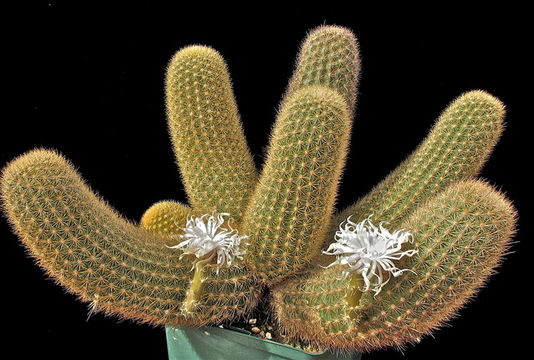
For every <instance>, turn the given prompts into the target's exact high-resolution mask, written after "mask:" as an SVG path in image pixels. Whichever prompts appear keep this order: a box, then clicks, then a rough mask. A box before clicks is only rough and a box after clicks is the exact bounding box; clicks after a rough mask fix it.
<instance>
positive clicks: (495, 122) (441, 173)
mask: <svg viewBox="0 0 534 360" xmlns="http://www.w3.org/2000/svg"><path fill="white" fill-rule="evenodd" d="M503 119H504V106H503V105H502V103H501V102H500V101H499V100H498V99H496V98H495V97H493V96H491V95H490V94H488V93H487V92H484V91H470V92H467V93H465V94H463V95H461V96H459V97H458V98H457V99H455V100H454V101H453V102H452V103H451V104H450V105H449V106H448V107H447V108H446V109H445V111H443V113H442V114H441V115H440V117H439V119H438V120H437V121H436V123H435V125H434V127H433V128H432V130H431V131H430V134H429V135H428V137H427V138H426V139H425V141H424V142H423V143H422V144H421V145H420V146H419V147H418V148H417V149H416V150H415V151H414V152H413V153H412V154H411V155H410V156H409V157H408V158H407V159H406V160H405V161H404V162H402V164H401V165H399V167H398V168H397V169H396V170H395V171H393V172H392V173H391V174H390V175H388V176H387V177H386V178H385V179H384V180H383V181H382V182H380V183H379V184H378V185H377V186H376V187H374V188H373V189H372V190H371V192H369V193H368V194H367V195H366V196H364V197H363V198H362V199H360V200H359V201H357V202H356V203H355V204H354V205H351V206H349V207H348V208H346V209H345V210H343V211H342V212H340V213H338V214H336V215H335V216H334V220H333V222H332V225H333V227H334V228H333V229H332V230H331V234H332V236H329V237H327V239H326V243H325V246H326V245H327V243H328V242H330V241H331V239H332V237H333V233H335V231H336V230H337V226H338V225H339V224H340V223H341V222H342V221H343V220H345V219H347V218H348V217H349V216H352V217H351V218H352V220H353V221H355V222H359V221H361V220H363V219H365V218H366V217H368V216H369V215H371V214H373V219H374V221H377V222H380V221H387V222H388V223H389V224H390V225H389V226H391V227H396V226H398V225H399V224H400V223H401V222H402V221H403V220H404V219H405V218H406V217H407V216H408V215H409V214H410V213H411V212H412V211H413V210H414V209H416V208H417V207H418V206H420V205H421V204H423V203H424V202H425V200H427V199H429V198H430V197H432V196H435V195H436V194H438V193H439V192H441V191H442V190H443V189H444V188H445V187H447V186H448V185H449V184H452V183H454V182H456V181H459V180H465V179H469V178H471V177H473V176H476V175H477V174H478V173H479V172H480V170H481V169H482V166H483V165H484V163H485V162H486V159H487V158H488V156H489V154H490V153H491V151H492V150H493V147H494V146H495V144H496V143H497V141H498V140H499V137H500V136H501V133H502V131H503Z"/></svg>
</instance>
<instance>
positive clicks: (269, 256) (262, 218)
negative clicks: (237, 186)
mask: <svg viewBox="0 0 534 360" xmlns="http://www.w3.org/2000/svg"><path fill="white" fill-rule="evenodd" d="M350 127H351V126H350V117H349V111H348V109H347V104H346V102H345V101H344V100H343V98H342V97H341V96H340V95H339V94H338V93H337V92H335V91H332V90H330V89H329V88H326V87H322V86H321V87H319V86H311V87H306V88H304V89H302V90H298V91H296V92H295V93H294V94H292V95H291V97H290V98H289V99H288V100H287V102H286V103H285V104H284V106H283V108H282V111H281V112H280V114H279V116H278V119H277V122H276V125H275V127H274V130H273V135H272V139H271V144H270V147H269V156H268V158H267V161H266V163H265V166H264V168H263V172H262V175H261V178H260V182H259V184H258V186H257V187H256V191H255V193H254V196H253V199H252V203H251V204H250V206H249V207H248V209H247V214H246V216H245V220H244V225H243V230H244V231H245V233H247V234H248V235H250V237H251V247H250V255H249V256H248V257H247V262H249V263H250V264H251V265H252V266H254V267H255V269H256V270H257V272H258V273H259V274H260V276H261V277H262V279H264V280H266V281H268V282H271V283H274V282H277V281H281V280H283V279H284V278H285V277H287V276H291V275H293V274H294V273H295V272H297V271H298V270H299V269H300V268H302V266H304V265H306V264H307V263H309V262H310V261H311V260H312V259H313V258H314V257H316V256H317V254H319V250H320V247H321V245H322V241H323V239H324V237H325V233H326V231H327V230H328V224H329V221H330V218H331V216H332V213H333V211H334V200H335V197H336V192H337V186H338V182H339V178H340V176H341V169H342V167H343V164H344V160H345V155H346V152H347V150H346V149H347V146H348V140H349V132H350Z"/></svg>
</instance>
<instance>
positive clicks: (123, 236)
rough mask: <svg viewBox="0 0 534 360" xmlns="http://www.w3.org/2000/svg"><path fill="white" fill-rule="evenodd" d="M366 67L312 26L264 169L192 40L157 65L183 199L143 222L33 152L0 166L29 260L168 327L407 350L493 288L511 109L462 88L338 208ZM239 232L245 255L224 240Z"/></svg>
mask: <svg viewBox="0 0 534 360" xmlns="http://www.w3.org/2000/svg"><path fill="white" fill-rule="evenodd" d="M359 72H360V60H359V54H358V45H357V42H356V39H355V37H354V35H353V34H352V32H351V31H350V30H347V29H345V28H342V27H338V26H321V27H319V28H317V29H315V30H313V31H312V32H310V33H309V34H308V36H307V38H306V39H305V41H304V42H303V44H302V46H301V49H300V53H299V56H298V60H297V62H296V66H295V70H294V73H293V76H292V78H291V80H290V83H289V85H288V88H287V91H286V93H285V95H284V97H283V99H282V101H281V105H280V111H279V113H278V115H277V119H276V123H275V126H274V127H273V132H272V136H271V139H270V143H269V147H268V151H267V154H266V161H265V164H264V165H263V169H262V171H261V173H258V172H257V170H256V167H255V165H254V162H253V158H252V155H251V153H250V151H249V150H248V147H247V143H246V140H245V136H244V132H243V128H242V125H241V123H240V119H239V115H238V111H237V106H236V103H235V100H234V97H233V94H232V86H231V82H230V77H229V74H228V70H227V66H226V64H225V62H224V60H223V58H222V56H221V55H220V54H219V53H217V52H216V51H215V50H213V49H211V48H208V47H205V46H190V47H186V48H184V49H182V50H180V51H178V52H177V54H176V55H175V56H174V57H173V59H172V60H171V62H170V65H169V67H168V69H167V82H166V102H167V110H168V120H169V132H170V135H171V140H172V143H173V145H174V150H175V154H176V160H177V163H178V165H179V168H180V174H181V177H182V180H183V183H184V186H185V190H186V194H187V197H188V200H189V201H188V202H189V203H188V204H182V203H179V202H175V201H162V202H158V203H156V204H154V205H153V206H152V207H150V208H149V209H148V210H147V211H146V212H145V214H144V215H143V217H142V219H141V222H140V224H139V226H138V225H136V224H134V223H132V222H130V221H128V220H126V219H124V218H122V217H121V216H120V215H119V214H118V213H117V212H116V211H114V210H113V209H112V208H111V207H110V206H109V205H107V204H106V203H105V202H104V201H103V200H102V199H100V198H98V197H97V196H96V195H95V194H94V193H93V192H92V191H91V189H90V188H89V186H88V185H87V184H85V182H84V181H83V180H82V179H81V177H80V176H79V174H78V173H77V171H76V170H75V169H74V167H73V166H72V165H71V164H70V163H69V162H68V161H67V160H65V158H64V157H63V156H61V155H59V154H58V153H57V152H55V151H50V150H44V149H37V150H33V151H30V152H28V153H27V154H25V155H22V156H20V157H18V158H16V159H15V160H13V161H12V162H11V163H10V164H8V165H7V166H6V168H5V169H4V170H3V173H2V177H1V181H0V190H1V199H2V204H3V210H4V211H5V213H6V215H7V217H8V220H9V221H10V223H11V225H12V227H13V230H14V232H15V233H16V234H17V235H18V236H19V237H20V239H21V240H22V242H23V243H24V245H25V246H26V248H27V250H28V252H29V253H30V254H31V255H32V256H33V257H34V258H35V259H36V261H37V263H38V264H39V265H40V266H42V267H43V268H44V269H45V271H46V272H47V273H48V274H50V275H51V276H53V277H54V278H55V279H56V280H57V282H58V283H60V284H61V285H63V286H64V287H65V288H66V289H67V290H68V291H70V292H72V293H74V294H76V295H78V297H79V298H80V299H81V300H82V301H86V302H90V304H91V311H101V312H104V313H106V314H109V315H118V316H119V317H121V318H127V319H133V320H137V321H139V322H144V323H150V324H154V325H173V326H181V325H191V326H203V325H220V324H234V325H235V324H239V323H240V321H241V320H242V318H243V317H244V316H248V315H249V314H251V313H252V312H253V311H255V312H256V314H264V315H266V318H267V319H268V320H267V321H270V320H271V319H275V320H274V322H275V323H276V324H279V326H280V327H279V331H280V332H282V335H283V336H281V337H280V339H287V341H288V342H289V343H291V344H298V345H311V346H313V347H316V348H317V347H318V348H329V349H331V350H347V351H355V350H356V351H364V350H372V349H376V348H381V347H386V346H397V347H398V346H402V345H404V344H406V343H410V342H417V341H419V339H420V337H421V336H423V335H426V334H429V333H430V332H431V331H432V330H433V329H435V328H437V327H439V326H440V325H442V324H443V323H444V322H446V321H447V320H449V319H450V318H451V317H452V316H453V315H454V314H455V312H456V311H457V310H458V309H459V308H460V307H461V306H462V305H463V304H464V303H465V302H466V301H467V300H469V299H470V298H471V297H472V296H473V295H474V294H475V293H476V291H477V289H478V288H480V286H482V285H483V284H484V283H485V282H486V281H487V279H488V277H489V276H490V275H491V274H492V273H493V272H494V271H495V268H496V266H497V265H499V264H500V262H501V260H502V257H503V255H504V253H505V252H506V249H507V248H508V246H509V243H510V239H511V237H512V235H513V234H514V231H515V221H516V214H515V210H514V209H513V206H512V205H511V203H510V202H509V201H508V200H507V199H506V198H505V197H504V196H503V195H502V194H500V193H499V192H498V191H496V190H495V189H493V188H492V187H491V186H489V185H488V184H486V183H484V182H482V181H480V180H477V179H476V176H477V174H478V173H479V171H480V169H481V168H482V166H483V164H484V162H485V160H486V159H487V158H488V156H489V154H490V153H491V150H492V149H493V147H494V146H495V144H496V142H497V141H498V139H499V136H500V134H501V132H502V130H503V118H504V106H503V105H502V104H501V103H500V101H499V100H497V99H496V98H494V97H493V96H491V95H489V94H487V93H486V92H483V91H478V90H477V91H471V92H467V93H465V94H463V95H461V96H460V97H459V98H457V99H456V100H455V101H453V102H452V103H451V104H450V105H449V107H448V108H447V109H446V110H445V111H444V112H443V113H442V114H441V116H440V117H439V119H438V120H437V122H436V123H435V125H434V127H433V129H432V130H431V132H430V134H429V136H428V137H427V139H426V140H425V141H424V142H423V143H422V144H421V145H420V146H419V147H418V148H417V149H416V150H415V151H414V152H413V153H412V154H411V155H410V156H409V157H408V158H407V159H406V160H405V161H404V162H403V163H402V164H401V165H400V166H399V167H398V168H397V169H396V170H394V171H393V172H392V173H391V174H390V175H389V176H388V177H386V178H385V179H384V180H383V181H382V182H381V183H380V184H378V185H377V186H376V187H375V188H373V189H372V190H371V191H370V192H369V194H368V195H366V196H364V197H363V198H362V199H360V200H359V201H357V202H356V203H355V204H354V205H351V206H349V207H348V208H346V209H344V210H343V211H341V212H338V213H337V214H336V213H334V212H335V201H336V198H337V191H338V185H339V181H340V179H341V175H342V170H343V167H344V163H345V158H346V156H347V152H348V144H349V139H350V131H351V128H352V117H353V112H354V105H355V103H356V95H357V92H356V86H357V83H358V78H359ZM210 214H211V215H210ZM217 214H218V215H217ZM348 218H350V219H352V220H350V219H349V221H346V220H347V219H348ZM226 219H228V222H226ZM365 219H367V220H366V221H368V222H369V224H371V219H372V221H376V222H380V223H381V225H380V226H379V227H378V228H373V229H378V230H376V231H377V232H370V230H369V229H371V227H369V228H365V227H362V226H363V225H361V224H363V222H362V221H364V220H365ZM204 221H206V222H204ZM350 221H354V222H357V223H358V224H357V226H355V225H356V223H354V222H350ZM382 222H387V223H386V224H384V223H382ZM223 223H224V226H223V225H222V224H223ZM360 225H361V226H360ZM386 227H387V229H386ZM219 228H220V229H219ZM218 229H219V230H220V232H217V231H219V230H218ZM362 229H364V230H365V231H367V232H365V231H364V230H362ZM388 229H389V230H391V232H389V230H388ZM401 229H403V230H401ZM343 231H345V232H348V233H350V234H349V235H350V236H353V237H352V238H351V239H352V240H351V241H356V240H358V239H360V238H359V237H358V236H363V235H362V234H365V239H366V241H370V242H369V244H375V243H373V241H374V242H378V244H379V245H380V243H379V241H382V240H380V239H381V238H380V237H382V238H387V237H388V236H389V237H391V238H392V239H396V240H399V239H401V238H402V241H400V240H399V241H398V242H396V243H391V244H395V247H394V248H392V249H389V248H386V247H385V248H384V249H385V250H388V251H389V250H391V251H392V253H391V254H394V255H392V256H390V258H389V259H388V261H389V262H383V263H378V262H377V261H375V260H374V259H372V260H369V259H367V260H369V261H368V262H366V263H364V262H362V261H363V260H362V259H363V258H358V257H357V256H356V255H354V254H355V253H350V251H349V252H348V254H349V255H347V256H346V257H343V256H341V255H339V253H336V252H332V251H331V249H336V251H337V250H339V249H343V246H347V247H348V245H347V244H349V243H343V241H345V240H344V238H343V237H342V235H343V234H344V233H343ZM356 231H364V232H361V233H356ZM373 231H374V230H373ZM238 233H239V235H238ZM340 234H341V235H340ZM197 235H198V236H197ZM343 236H344V235H343ZM217 239H219V240H221V239H223V240H224V241H222V240H221V242H220V243H217V242H216V241H215V240H217ZM334 239H335V240H336V241H337V242H338V243H337V244H336V243H334V244H333V245H336V246H338V247H337V248H336V246H334V247H332V246H328V245H329V244H330V243H332V241H333V240H334ZM369 239H371V240H369ZM241 240H243V243H244V242H247V243H248V246H247V247H246V248H245V250H242V249H235V248H231V246H234V245H236V246H237V245H239V244H240V242H241ZM405 240H406V241H405ZM408 240H409V241H408ZM358 241H359V240H358ZM214 244H215V245H217V246H220V247H219V248H217V247H214V248H213V249H215V250H213V249H212V248H211V247H210V246H215V245H214ZM391 244H390V243H388V246H393V245H391ZM223 245H224V246H226V248H224V250H225V251H226V252H219V250H221V249H223V248H222V247H223ZM326 248H328V249H329V251H327V253H328V254H335V255H336V257H337V260H336V261H335V262H332V261H333V259H332V257H331V256H328V255H325V254H322V253H321V250H324V249H326ZM180 250H182V252H180ZM349 250H350V248H349ZM360 250H361V249H360ZM221 251H222V250H221ZM388 254H390V253H388ZM358 256H360V255H358ZM362 256H363V255H362ZM241 257H242V259H241ZM367 260H366V261H367ZM351 261H355V262H354V263H351ZM329 263H330V265H329V266H328V267H327V268H325V267H324V266H325V265H328V264H329ZM369 264H372V265H369ZM376 264H379V267H378V268H376V266H377V265H376ZM384 264H385V265H384ZM319 265H323V267H321V266H319ZM340 275H341V276H340ZM371 282H372V283H371ZM371 285H372V286H371ZM378 285H379V286H378ZM368 289H372V291H374V294H373V293H372V292H371V291H367V290H368ZM269 300H272V301H271V302H270V303H269ZM266 305H267V306H266Z"/></svg>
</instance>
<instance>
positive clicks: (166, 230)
mask: <svg viewBox="0 0 534 360" xmlns="http://www.w3.org/2000/svg"><path fill="white" fill-rule="evenodd" d="M191 215H193V209H191V208H190V207H189V206H187V205H184V204H181V203H179V202H176V201H160V202H157V203H155V204H154V205H152V206H151V207H150V208H148V209H147V210H146V211H145V213H144V214H143V217H142V218H141V226H142V227H143V228H145V229H147V230H148V231H151V232H155V233H159V234H166V235H176V234H178V233H180V229H179V228H178V227H177V226H176V224H185V222H186V221H187V218H188V217H189V216H191ZM165 239H166V240H167V241H169V240H170V241H171V242H173V243H174V241H175V240H173V239H172V238H171V237H165Z"/></svg>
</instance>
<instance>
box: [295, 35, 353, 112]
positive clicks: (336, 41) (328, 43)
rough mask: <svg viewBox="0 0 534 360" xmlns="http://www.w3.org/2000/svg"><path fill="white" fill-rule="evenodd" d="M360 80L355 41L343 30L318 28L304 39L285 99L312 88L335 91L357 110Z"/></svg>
mask: <svg viewBox="0 0 534 360" xmlns="http://www.w3.org/2000/svg"><path fill="white" fill-rule="evenodd" d="M359 77H360V54H359V51H358V42H357V41H356V37H355V36H354V34H353V33H352V31H350V30H349V29H347V28H344V27H341V26H319V27H317V28H315V29H313V30H312V31H310V33H309V34H308V36H307V37H306V39H304V41H303V43H302V45H301V48H300V51H299V56H298V59H297V62H296V65H295V71H294V73H293V76H292V77H291V81H290V82H289V87H288V90H287V93H286V96H285V98H286V99H287V98H289V97H290V96H291V94H293V93H294V92H295V91H297V90H299V89H302V88H304V87H306V86H311V85H322V86H326V87H329V88H331V89H332V90H336V91H337V92H338V93H339V94H341V95H342V96H343V97H344V99H345V101H346V102H347V105H348V109H349V111H351V112H352V111H353V110H354V105H355V103H356V87H357V85H358V80H359Z"/></svg>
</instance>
